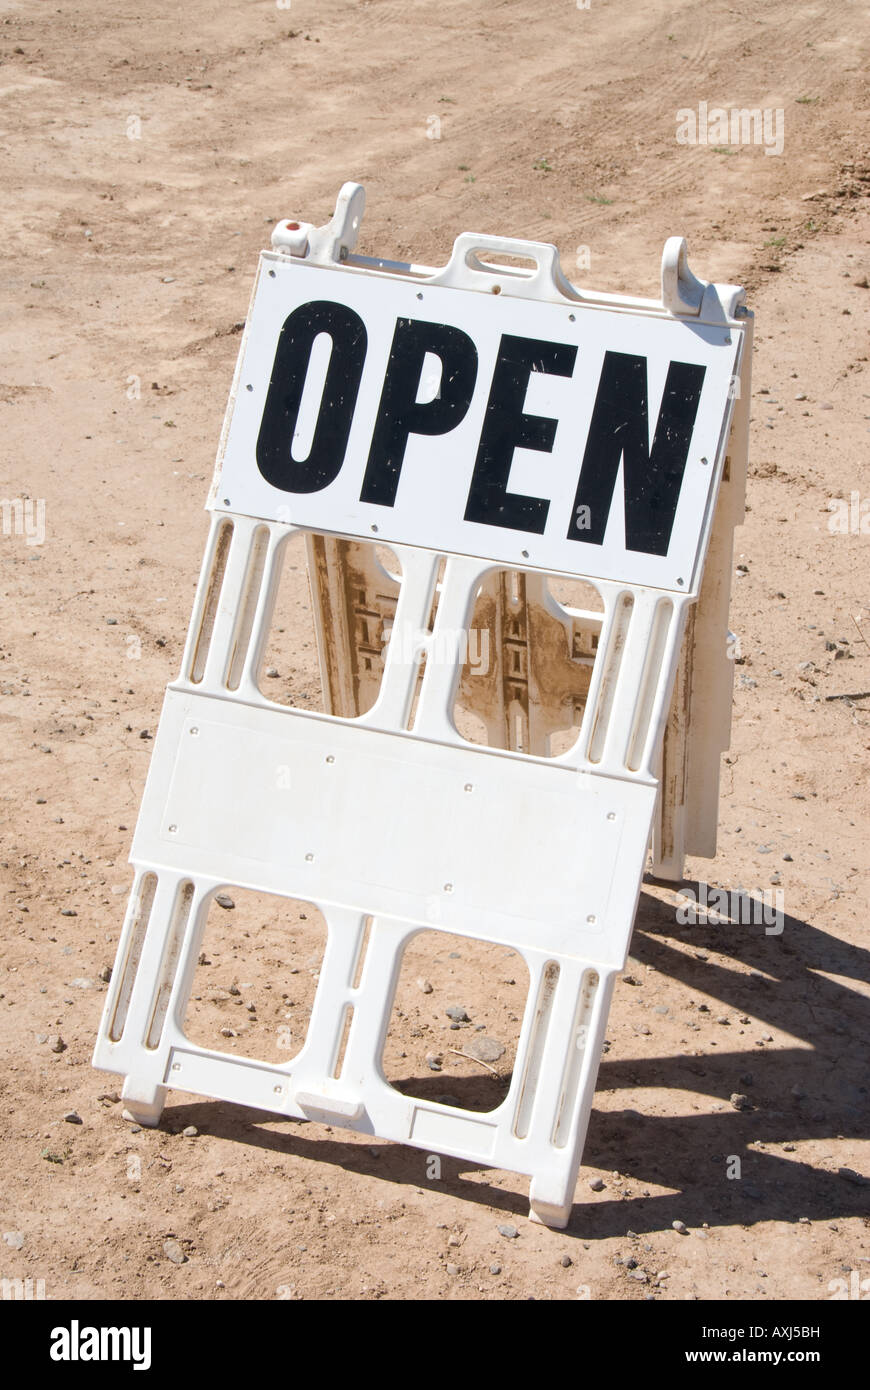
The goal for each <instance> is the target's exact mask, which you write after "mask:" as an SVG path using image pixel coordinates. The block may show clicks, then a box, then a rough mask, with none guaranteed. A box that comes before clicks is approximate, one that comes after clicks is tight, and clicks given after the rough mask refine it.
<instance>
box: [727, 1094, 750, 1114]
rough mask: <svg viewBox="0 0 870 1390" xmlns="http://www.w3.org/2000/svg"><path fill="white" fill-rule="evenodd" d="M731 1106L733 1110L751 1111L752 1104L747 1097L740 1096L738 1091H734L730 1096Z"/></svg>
mask: <svg viewBox="0 0 870 1390" xmlns="http://www.w3.org/2000/svg"><path fill="white" fill-rule="evenodd" d="M731 1104H732V1106H733V1107H734V1109H735V1110H751V1109H752V1102H751V1100H750V1099H749V1097H748V1096H744V1095H741V1094H740V1092H739V1091H734V1093H733V1094H732V1096H731Z"/></svg>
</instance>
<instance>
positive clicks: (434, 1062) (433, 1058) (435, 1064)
mask: <svg viewBox="0 0 870 1390" xmlns="http://www.w3.org/2000/svg"><path fill="white" fill-rule="evenodd" d="M426 1065H427V1067H428V1068H429V1070H430V1071H440V1070H441V1058H440V1056H439V1055H438V1054H437V1053H435V1052H427V1053H426Z"/></svg>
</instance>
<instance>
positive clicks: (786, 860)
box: [782, 854, 794, 864]
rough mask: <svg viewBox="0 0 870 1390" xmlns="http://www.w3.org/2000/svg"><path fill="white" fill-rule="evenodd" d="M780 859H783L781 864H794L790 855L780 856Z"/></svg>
mask: <svg viewBox="0 0 870 1390" xmlns="http://www.w3.org/2000/svg"><path fill="white" fill-rule="evenodd" d="M782 858H783V862H784V863H786V864H792V863H793V862H794V860H793V858H792V856H791V855H790V854H784V855H783V856H782Z"/></svg>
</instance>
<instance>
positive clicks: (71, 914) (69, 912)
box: [60, 907, 79, 917]
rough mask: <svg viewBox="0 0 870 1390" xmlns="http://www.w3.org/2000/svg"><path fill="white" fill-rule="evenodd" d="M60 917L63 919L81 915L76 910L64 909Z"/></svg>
mask: <svg viewBox="0 0 870 1390" xmlns="http://www.w3.org/2000/svg"><path fill="white" fill-rule="evenodd" d="M60 915H61V917H78V915H79V914H78V913H77V912H76V910H75V908H72V907H62V908H61V910H60Z"/></svg>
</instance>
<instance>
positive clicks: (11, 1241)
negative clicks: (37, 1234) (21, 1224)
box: [3, 1231, 24, 1250]
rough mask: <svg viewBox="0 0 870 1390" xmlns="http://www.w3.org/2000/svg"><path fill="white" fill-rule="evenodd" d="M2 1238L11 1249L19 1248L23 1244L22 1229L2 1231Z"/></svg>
mask: <svg viewBox="0 0 870 1390" xmlns="http://www.w3.org/2000/svg"><path fill="white" fill-rule="evenodd" d="M3 1239H4V1240H5V1242H6V1244H7V1245H8V1246H9V1247H10V1249H11V1250H20V1249H21V1247H22V1245H23V1244H24V1232H23V1231H4V1232H3Z"/></svg>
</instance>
